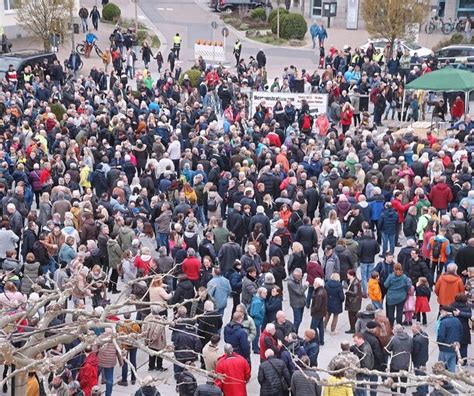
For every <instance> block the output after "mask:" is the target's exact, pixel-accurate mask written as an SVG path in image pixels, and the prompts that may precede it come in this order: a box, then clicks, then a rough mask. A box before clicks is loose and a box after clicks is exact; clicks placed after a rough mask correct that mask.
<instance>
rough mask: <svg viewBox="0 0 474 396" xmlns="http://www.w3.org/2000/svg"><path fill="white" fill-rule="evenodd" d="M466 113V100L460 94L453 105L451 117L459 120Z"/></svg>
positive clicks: (454, 120) (453, 119)
mask: <svg viewBox="0 0 474 396" xmlns="http://www.w3.org/2000/svg"><path fill="white" fill-rule="evenodd" d="M463 115H464V100H462V99H461V97H460V96H456V99H455V100H454V102H453V105H452V106H451V117H452V121H453V122H456V121H458V120H459V119H460V118H461V117H462V116H463Z"/></svg>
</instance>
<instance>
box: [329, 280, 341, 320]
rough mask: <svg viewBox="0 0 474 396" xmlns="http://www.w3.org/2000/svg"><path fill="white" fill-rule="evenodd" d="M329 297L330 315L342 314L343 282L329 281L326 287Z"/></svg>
mask: <svg viewBox="0 0 474 396" xmlns="http://www.w3.org/2000/svg"><path fill="white" fill-rule="evenodd" d="M324 287H325V288H326V291H327V296H328V303H327V304H328V305H327V308H328V313H334V314H340V313H341V312H342V303H343V302H344V290H343V289H342V284H341V282H338V281H335V280H332V279H330V280H328V281H327V282H326V285H325V286H324Z"/></svg>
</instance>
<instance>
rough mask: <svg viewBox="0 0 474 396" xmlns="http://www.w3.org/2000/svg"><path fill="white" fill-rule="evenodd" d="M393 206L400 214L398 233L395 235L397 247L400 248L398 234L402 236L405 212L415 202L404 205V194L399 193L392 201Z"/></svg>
mask: <svg viewBox="0 0 474 396" xmlns="http://www.w3.org/2000/svg"><path fill="white" fill-rule="evenodd" d="M390 203H391V204H392V208H393V209H394V210H395V212H397V214H398V223H397V231H396V233H395V246H398V234H400V228H401V225H402V224H403V222H404V221H405V212H406V211H407V210H408V208H409V207H410V206H411V205H413V202H409V203H407V204H406V205H403V204H402V192H401V191H397V192H396V193H395V194H394V198H393V199H392V200H391V201H390Z"/></svg>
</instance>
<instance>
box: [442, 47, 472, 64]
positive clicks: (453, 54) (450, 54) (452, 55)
mask: <svg viewBox="0 0 474 396" xmlns="http://www.w3.org/2000/svg"><path fill="white" fill-rule="evenodd" d="M435 56H436V57H437V58H438V62H439V63H440V64H443V63H446V61H448V62H449V63H450V64H460V63H464V62H467V63H474V45H468V44H458V45H449V46H447V47H444V48H441V49H439V50H438V51H436V52H435Z"/></svg>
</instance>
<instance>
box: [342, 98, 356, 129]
mask: <svg viewBox="0 0 474 396" xmlns="http://www.w3.org/2000/svg"><path fill="white" fill-rule="evenodd" d="M353 115H354V110H353V108H352V106H351V104H350V103H345V104H344V106H343V107H342V111H341V125H342V132H343V133H346V132H347V131H348V130H349V128H350V127H351V124H352V116H353Z"/></svg>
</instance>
